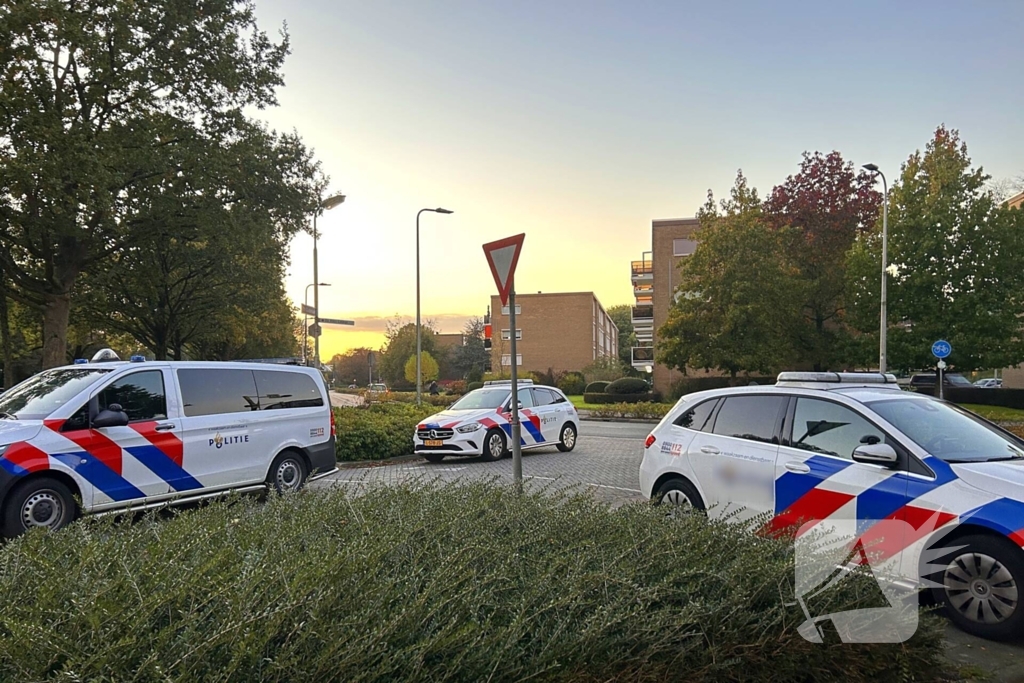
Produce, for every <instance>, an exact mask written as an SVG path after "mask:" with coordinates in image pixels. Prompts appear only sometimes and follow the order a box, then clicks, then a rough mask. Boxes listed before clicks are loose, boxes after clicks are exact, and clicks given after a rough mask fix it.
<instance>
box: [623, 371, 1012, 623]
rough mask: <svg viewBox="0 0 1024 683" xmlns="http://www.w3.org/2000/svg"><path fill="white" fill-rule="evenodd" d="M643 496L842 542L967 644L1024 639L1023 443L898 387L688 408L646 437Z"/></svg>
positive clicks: (788, 382)
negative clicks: (937, 612) (966, 637)
mask: <svg viewBox="0 0 1024 683" xmlns="http://www.w3.org/2000/svg"><path fill="white" fill-rule="evenodd" d="M640 488H641V490H642V491H643V492H644V493H645V494H647V495H648V496H650V497H651V498H652V499H653V500H655V501H657V502H660V503H664V504H668V505H675V506H680V507H681V508H683V509H697V510H702V511H707V513H708V514H709V515H711V516H715V517H722V518H729V519H737V520H752V519H755V520H756V519H758V518H763V519H765V520H766V522H765V528H764V531H766V532H782V531H784V530H793V531H795V533H796V535H797V538H798V539H799V538H801V537H802V535H803V534H807V533H810V532H813V533H814V534H818V533H822V532H827V533H829V534H833V535H835V534H842V535H844V536H847V535H848V536H849V537H850V538H851V539H853V541H854V543H858V542H859V543H860V545H861V547H862V548H866V549H868V552H870V553H871V554H872V555H874V556H876V557H875V558H874V559H878V560H882V561H885V562H887V563H888V567H887V571H888V572H889V573H890V576H889V578H891V579H893V580H897V581H900V582H903V583H906V584H907V585H910V586H914V587H921V588H926V589H928V590H929V591H930V592H931V593H932V594H933V596H934V597H935V598H936V599H937V601H938V602H940V603H941V604H943V605H944V607H945V610H946V612H947V613H948V614H949V616H950V618H951V619H952V620H953V621H954V622H955V623H956V624H957V625H958V626H959V627H960V628H962V629H963V630H965V631H967V632H969V633H973V634H975V635H979V636H982V637H985V638H994V639H1006V638H1014V637H1017V636H1019V635H1020V634H1021V633H1024V602H1022V600H1024V549H1022V547H1024V440H1022V439H1021V438H1019V437H1017V436H1015V435H1014V434H1011V433H1010V432H1008V431H1006V430H1003V429H1001V428H1000V427H998V426H996V425H994V424H992V423H990V422H988V421H986V420H984V419H982V418H980V417H978V416H977V415H974V414H973V413H971V412H969V411H966V410H963V409H962V408H960V407H958V406H956V405H953V404H951V403H946V402H945V401H941V400H939V399H936V398H933V397H931V396H926V395H924V394H920V393H915V392H909V391H901V390H900V388H899V386H898V385H897V382H896V378H895V377H894V376H892V375H881V374H878V373H834V372H827V373H818V372H786V373H782V374H781V375H779V377H778V381H777V383H776V384H775V385H774V386H750V387H737V388H731V389H717V390H712V391H703V392H699V393H694V394H690V395H688V396H684V397H683V398H682V399H680V400H679V403H677V404H676V406H675V408H673V409H672V410H671V411H670V412H669V413H668V415H666V417H665V419H663V420H662V421H661V422H660V423H659V424H658V426H657V427H655V429H654V430H653V431H652V432H651V433H650V435H649V436H648V437H647V440H646V442H645V446H644V456H643V462H642V464H641V466H640ZM812 535H813V534H812ZM926 551H931V552H930V553H929V552H926Z"/></svg>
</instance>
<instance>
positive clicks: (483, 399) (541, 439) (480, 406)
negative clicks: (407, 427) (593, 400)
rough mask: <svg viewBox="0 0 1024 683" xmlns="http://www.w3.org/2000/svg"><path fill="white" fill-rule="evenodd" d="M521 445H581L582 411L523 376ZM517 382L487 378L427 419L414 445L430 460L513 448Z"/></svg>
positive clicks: (499, 453)
mask: <svg viewBox="0 0 1024 683" xmlns="http://www.w3.org/2000/svg"><path fill="white" fill-rule="evenodd" d="M517 388H518V392H519V403H520V406H521V409H520V411H519V419H520V425H521V427H520V432H521V439H522V443H521V447H522V448H523V449H527V448H539V447H541V446H557V447H558V450H560V451H571V450H572V449H573V448H575V447H576V438H577V435H578V429H579V428H578V425H579V415H578V414H577V412H576V408H575V406H573V404H572V403H571V402H570V401H569V399H567V398H566V397H565V394H563V393H562V392H561V391H560V390H558V389H556V388H555V387H546V386H534V385H533V382H532V381H530V380H520V381H519V382H518V387H517ZM511 401H512V383H511V382H508V381H506V382H501V381H495V382H486V383H485V385H484V386H483V387H482V388H480V389H475V390H474V391H471V392H469V393H468V394H466V395H465V396H463V397H462V398H460V399H459V400H458V401H456V402H455V403H453V404H452V406H451V407H450V408H448V409H447V410H444V411H442V412H440V413H438V414H436V415H432V416H430V417H428V418H427V419H426V420H423V421H422V422H421V423H420V424H419V425H417V427H416V433H415V434H414V435H413V441H414V443H415V451H416V453H418V454H419V455H422V456H423V457H424V458H426V459H427V460H429V461H430V462H441V461H442V460H444V458H445V456H447V455H461V456H467V455H472V456H480V457H481V458H482V459H483V460H498V459H500V458H503V457H505V455H507V454H508V440H509V439H510V438H511V437H512V425H511V423H510V420H511V418H512V413H511V410H512V406H511Z"/></svg>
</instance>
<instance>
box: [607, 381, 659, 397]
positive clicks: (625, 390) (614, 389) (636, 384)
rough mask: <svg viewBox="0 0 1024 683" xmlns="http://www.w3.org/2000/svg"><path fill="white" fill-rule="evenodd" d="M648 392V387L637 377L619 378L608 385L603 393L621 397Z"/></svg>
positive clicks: (649, 388)
mask: <svg viewBox="0 0 1024 683" xmlns="http://www.w3.org/2000/svg"><path fill="white" fill-rule="evenodd" d="M650 390H651V387H650V385H649V384H647V382H645V381H644V380H642V379H640V378H639V377H621V378H619V379H617V380H615V381H614V382H612V383H611V384H609V385H608V386H607V387H606V388H605V390H604V391H605V393H606V394H615V395H618V396H622V395H627V394H646V393H647V392H649V391H650Z"/></svg>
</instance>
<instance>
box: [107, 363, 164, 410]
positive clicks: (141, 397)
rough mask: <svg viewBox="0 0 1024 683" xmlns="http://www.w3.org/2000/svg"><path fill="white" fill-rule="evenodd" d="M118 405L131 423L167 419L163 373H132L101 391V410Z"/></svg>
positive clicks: (151, 371) (147, 371) (156, 371)
mask: <svg viewBox="0 0 1024 683" xmlns="http://www.w3.org/2000/svg"><path fill="white" fill-rule="evenodd" d="M115 403H116V404H118V405H120V406H121V409H122V410H124V412H126V413H128V420H129V421H131V422H145V421H147V420H166V419H167V396H166V394H165V393H164V374H163V372H161V371H160V370H146V371H145V372H133V373H132V374H130V375H126V376H124V377H122V378H121V379H118V380H116V381H114V383H113V384H111V385H110V386H108V387H107V388H106V389H104V390H103V391H101V392H100V395H99V404H100V410H106V409H107V408H109V407H110V406H111V405H113V404H115Z"/></svg>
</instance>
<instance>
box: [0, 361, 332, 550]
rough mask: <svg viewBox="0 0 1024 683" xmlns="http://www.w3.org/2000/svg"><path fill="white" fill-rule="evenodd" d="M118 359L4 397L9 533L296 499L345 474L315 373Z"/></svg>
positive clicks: (1, 497)
mask: <svg viewBox="0 0 1024 683" xmlns="http://www.w3.org/2000/svg"><path fill="white" fill-rule="evenodd" d="M108 359H110V360H113V359H116V356H115V355H114V354H113V353H112V352H109V351H104V352H101V353H99V354H97V356H96V357H95V358H94V362H91V363H86V362H84V361H82V363H81V364H79V363H77V362H76V364H75V365H69V366H65V367H60V368H54V369H52V370H46V371H44V372H41V373H39V374H37V375H35V376H33V377H31V378H29V379H27V380H25V381H24V382H22V383H21V384H18V385H17V386H15V387H12V388H11V389H9V390H8V391H6V392H4V394H3V396H0V532H2V534H3V535H4V536H6V537H12V536H16V535H18V534H20V533H22V532H24V531H26V530H27V529H29V528H32V527H45V528H49V529H59V528H60V527H62V526H64V525H66V524H68V523H69V522H70V521H71V520H72V519H74V518H75V516H76V515H77V514H79V513H99V512H109V511H116V510H121V509H124V508H127V507H131V508H132V509H133V510H139V509H145V508H149V507H156V506H161V505H168V504H177V503H184V502H188V501H193V500H198V499H201V498H207V497H211V496H215V495H219V494H222V493H224V492H226V491H229V490H233V491H239V492H245V491H257V490H267V489H268V488H274V489H277V490H278V491H280V492H282V493H284V492H289V491H294V490H297V489H299V488H301V487H302V486H303V484H304V483H305V482H307V481H310V480H312V479H314V478H319V477H321V476H325V475H326V474H329V473H331V472H332V471H334V470H336V469H337V467H336V457H335V452H334V418H333V414H332V413H331V409H330V400H329V399H328V394H327V389H326V387H325V386H324V382H323V378H322V377H321V376H320V375H319V373H317V371H316V370H314V369H312V368H305V367H295V366H283V365H264V364H256V363H245V362H237V363H214V362H142V361H143V360H144V359H142V358H140V357H133V359H132V360H133V361H134V362H118V361H116V360H113V362H104V361H107V360H108ZM76 501H78V502H77V503H76Z"/></svg>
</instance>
